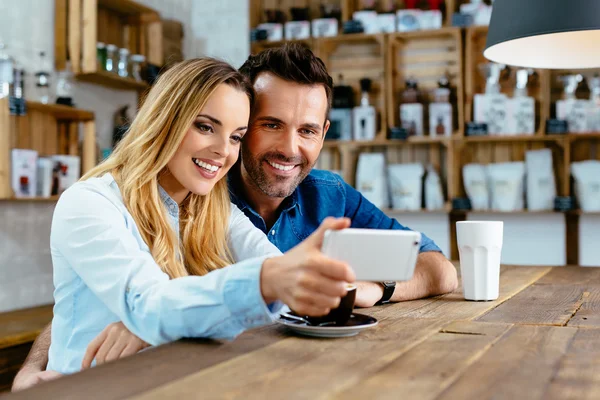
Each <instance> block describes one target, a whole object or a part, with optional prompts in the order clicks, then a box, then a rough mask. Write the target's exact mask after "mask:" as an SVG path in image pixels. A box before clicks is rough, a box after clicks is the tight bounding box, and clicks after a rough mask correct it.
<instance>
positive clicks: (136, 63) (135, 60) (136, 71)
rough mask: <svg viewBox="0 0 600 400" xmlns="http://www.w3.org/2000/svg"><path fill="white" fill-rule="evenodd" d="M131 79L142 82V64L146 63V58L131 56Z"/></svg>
mask: <svg viewBox="0 0 600 400" xmlns="http://www.w3.org/2000/svg"><path fill="white" fill-rule="evenodd" d="M129 61H130V63H131V77H132V78H133V79H135V80H136V81H138V82H142V81H143V78H142V64H143V63H144V62H146V57H144V56H143V55H141V54H133V55H132V56H131V57H130V59H129Z"/></svg>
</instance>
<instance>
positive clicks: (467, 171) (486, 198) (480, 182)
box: [462, 164, 490, 211]
mask: <svg viewBox="0 0 600 400" xmlns="http://www.w3.org/2000/svg"><path fill="white" fill-rule="evenodd" d="M462 175H463V182H464V186H465V191H466V192H467V196H468V197H469V200H471V208H472V209H473V210H477V211H485V210H489V208H490V195H489V188H488V180H487V174H486V171H485V166H483V165H481V164H467V165H465V166H464V167H463V170H462Z"/></svg>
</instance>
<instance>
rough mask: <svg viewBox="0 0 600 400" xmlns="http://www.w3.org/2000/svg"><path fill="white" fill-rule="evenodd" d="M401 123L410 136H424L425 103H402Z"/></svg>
mask: <svg viewBox="0 0 600 400" xmlns="http://www.w3.org/2000/svg"><path fill="white" fill-rule="evenodd" d="M400 123H401V124H402V127H403V128H404V129H406V130H407V131H408V135H409V136H423V135H424V129H423V104H420V103H408V104H401V105H400Z"/></svg>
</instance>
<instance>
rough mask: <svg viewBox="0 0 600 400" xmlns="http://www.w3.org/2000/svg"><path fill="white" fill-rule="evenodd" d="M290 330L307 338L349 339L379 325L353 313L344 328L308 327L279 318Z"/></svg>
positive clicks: (370, 319)
mask: <svg viewBox="0 0 600 400" xmlns="http://www.w3.org/2000/svg"><path fill="white" fill-rule="evenodd" d="M276 322H277V323H278V324H281V325H283V326H285V327H287V328H288V329H290V330H292V331H294V332H296V333H298V334H300V335H305V336H313V337H323V338H336V337H349V336H354V335H358V333H360V331H362V330H365V329H368V328H372V327H374V326H376V325H377V324H378V322H377V320H376V319H375V318H373V317H369V316H368V315H363V314H356V313H353V314H352V315H351V316H350V320H349V321H348V322H347V323H346V324H345V325H342V326H336V325H326V326H315V325H308V324H307V323H306V322H302V321H290V320H287V319H283V318H281V317H280V318H279V319H277V321H276Z"/></svg>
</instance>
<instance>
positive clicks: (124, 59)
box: [117, 48, 129, 78]
mask: <svg viewBox="0 0 600 400" xmlns="http://www.w3.org/2000/svg"><path fill="white" fill-rule="evenodd" d="M128 59H129V50H127V49H125V48H123V49H119V64H118V67H117V73H118V74H119V76H120V77H122V78H128V77H129V68H128V67H129V60H128Z"/></svg>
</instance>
